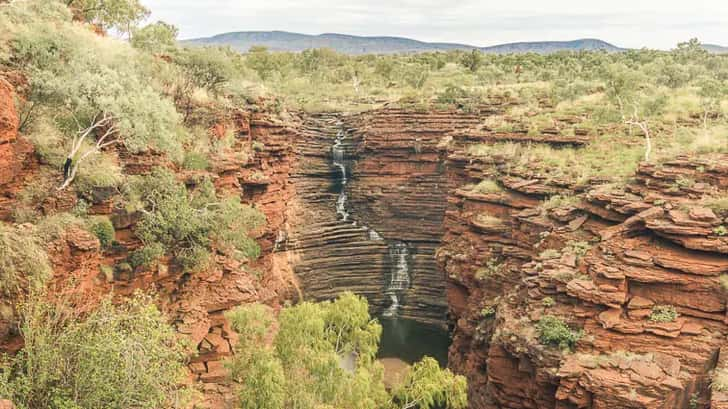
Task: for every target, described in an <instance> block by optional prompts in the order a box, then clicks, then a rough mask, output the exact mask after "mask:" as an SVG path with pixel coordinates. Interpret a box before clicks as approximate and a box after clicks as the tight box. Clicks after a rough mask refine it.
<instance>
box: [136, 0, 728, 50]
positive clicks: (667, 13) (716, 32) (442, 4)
mask: <svg viewBox="0 0 728 409" xmlns="http://www.w3.org/2000/svg"><path fill="white" fill-rule="evenodd" d="M142 2H143V3H144V4H145V5H146V6H147V7H149V8H150V9H151V10H152V12H153V13H152V17H151V20H153V21H156V20H164V21H166V22H168V23H172V24H175V25H176V26H177V27H179V29H180V38H182V39H187V38H193V37H206V36H211V35H215V34H219V33H224V32H229V31H268V30H283V31H292V32H299V33H306V34H321V33H327V32H328V33H332V32H334V33H342V34H354V35H377V36H379V35H385V36H402V37H410V38H414V39H417V40H422V41H438V42H457V43H466V44H471V45H476V46H488V45H495V44H500V43H506V42H515V41H543V40H573V39H577V38H600V39H602V40H605V41H608V42H611V43H613V44H615V45H618V46H622V47H632V48H641V47H650V48H661V49H670V48H672V47H674V46H675V44H677V43H678V42H679V41H685V40H687V39H690V38H692V37H698V38H699V39H700V40H701V41H702V42H703V43H712V44H720V45H726V46H728V0H597V1H595V0H497V1H493V0H449V1H443V0H366V1H361V0H360V1H354V0H245V1H235V0H208V1H200V0H142Z"/></svg>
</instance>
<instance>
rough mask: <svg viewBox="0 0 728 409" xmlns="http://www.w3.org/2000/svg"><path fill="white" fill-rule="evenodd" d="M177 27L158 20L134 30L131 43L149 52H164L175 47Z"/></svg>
mask: <svg viewBox="0 0 728 409" xmlns="http://www.w3.org/2000/svg"><path fill="white" fill-rule="evenodd" d="M177 34H179V30H178V29H177V27H175V26H173V25H171V24H167V23H165V22H163V21H158V22H156V23H154V24H149V25H147V26H145V27H144V28H141V29H138V30H134V31H133V32H132V37H131V45H132V47H134V48H139V49H141V50H145V51H147V52H150V53H165V52H169V51H172V50H174V49H175V48H176V47H177Z"/></svg>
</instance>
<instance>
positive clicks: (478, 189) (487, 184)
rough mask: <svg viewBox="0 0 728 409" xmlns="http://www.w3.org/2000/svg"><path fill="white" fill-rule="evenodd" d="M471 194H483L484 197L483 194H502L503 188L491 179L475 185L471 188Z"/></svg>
mask: <svg viewBox="0 0 728 409" xmlns="http://www.w3.org/2000/svg"><path fill="white" fill-rule="evenodd" d="M473 192H474V193H480V194H484V195H485V194H497V193H502V192H503V188H502V187H501V186H500V185H499V184H498V183H496V182H495V181H494V180H492V179H484V180H482V181H481V182H480V183H478V184H477V185H475V187H473Z"/></svg>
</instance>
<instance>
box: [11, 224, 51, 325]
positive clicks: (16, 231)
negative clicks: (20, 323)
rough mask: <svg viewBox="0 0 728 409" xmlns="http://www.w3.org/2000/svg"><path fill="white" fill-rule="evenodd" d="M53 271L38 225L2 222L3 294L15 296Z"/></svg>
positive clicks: (36, 284) (41, 280)
mask: <svg viewBox="0 0 728 409" xmlns="http://www.w3.org/2000/svg"><path fill="white" fill-rule="evenodd" d="M51 273H52V270H51V265H50V261H49V259H48V254H47V253H46V250H45V247H44V242H43V241H42V239H41V238H40V237H39V236H38V235H37V234H36V229H35V228H34V227H25V226H23V227H12V226H9V225H6V224H5V223H2V222H0V294H2V295H3V296H4V297H5V298H8V299H12V298H15V297H17V296H18V294H21V293H22V292H23V291H27V290H31V289H33V288H34V287H38V286H40V285H41V284H43V283H44V282H45V280H46V279H47V278H49V277H50V276H51ZM5 318H7V317H5Z"/></svg>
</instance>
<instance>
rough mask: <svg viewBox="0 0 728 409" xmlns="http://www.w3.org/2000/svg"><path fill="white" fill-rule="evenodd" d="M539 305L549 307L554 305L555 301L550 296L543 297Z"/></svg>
mask: <svg viewBox="0 0 728 409" xmlns="http://www.w3.org/2000/svg"><path fill="white" fill-rule="evenodd" d="M541 305H543V306H544V307H545V308H551V307H553V306H554V305H556V301H554V299H553V298H551V297H544V299H543V300H541Z"/></svg>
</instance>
